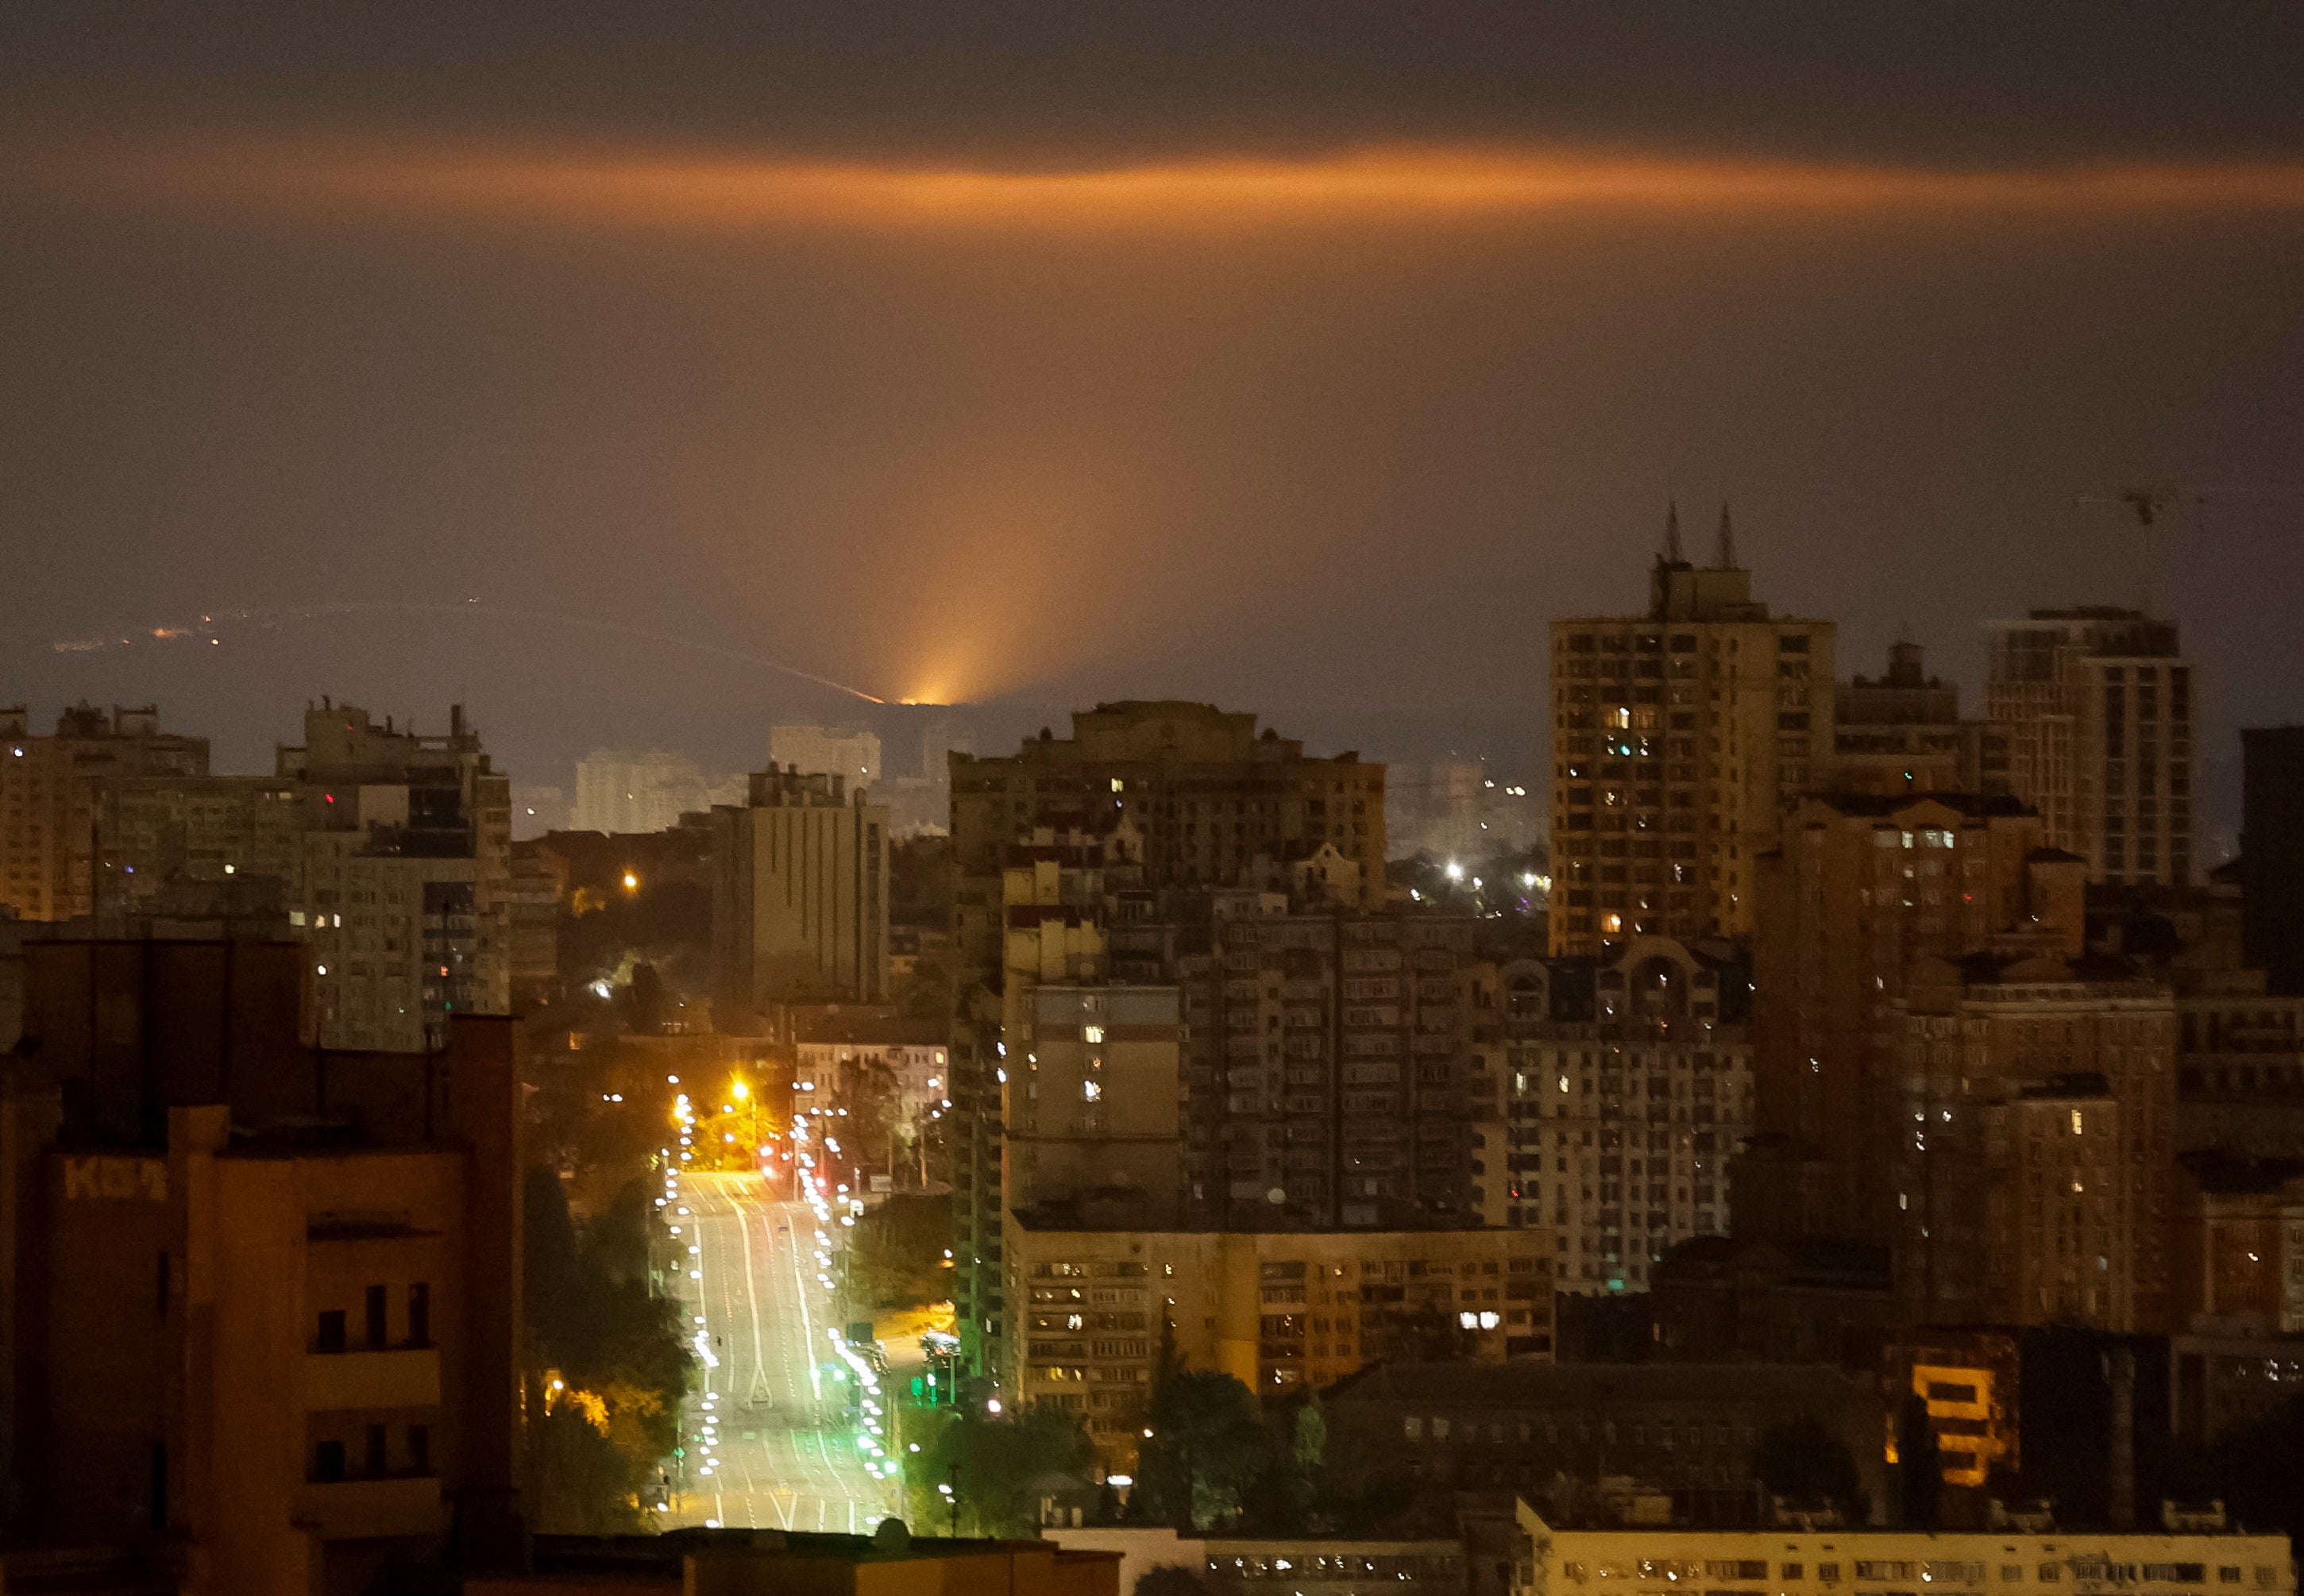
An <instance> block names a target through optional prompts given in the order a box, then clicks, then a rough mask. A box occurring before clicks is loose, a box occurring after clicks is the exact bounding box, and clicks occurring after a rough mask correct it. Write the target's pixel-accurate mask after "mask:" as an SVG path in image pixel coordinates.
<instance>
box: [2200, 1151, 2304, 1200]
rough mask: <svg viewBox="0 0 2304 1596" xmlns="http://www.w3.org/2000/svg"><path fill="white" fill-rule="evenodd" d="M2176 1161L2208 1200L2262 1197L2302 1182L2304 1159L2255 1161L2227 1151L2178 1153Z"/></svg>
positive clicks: (2246, 1154) (2262, 1159)
mask: <svg viewBox="0 0 2304 1596" xmlns="http://www.w3.org/2000/svg"><path fill="white" fill-rule="evenodd" d="M2176 1161H2177V1162H2178V1163H2179V1164H2181V1166H2183V1170H2184V1172H2185V1173H2186V1174H2188V1175H2190V1177H2191V1178H2192V1179H2193V1181H2194V1182H2195V1183H2196V1184H2197V1185H2198V1186H2199V1188H2200V1189H2201V1190H2202V1191H2204V1192H2207V1193H2208V1194H2209V1195H2212V1196H2219V1197H2241V1196H2266V1195H2272V1194H2274V1193H2276V1192H2279V1191H2280V1190H2281V1189H2282V1188H2283V1187H2284V1186H2288V1185H2289V1184H2291V1182H2293V1181H2296V1180H2298V1179H2300V1178H2304V1158H2277V1157H2257V1156H2256V1155H2254V1154H2251V1153H2242V1152H2238V1151H2235V1150H2233V1149H2232V1148H2227V1147H2207V1148H2203V1149H2200V1150H2199V1151H2198V1152H2193V1153H2178V1154H2177V1155H2176Z"/></svg>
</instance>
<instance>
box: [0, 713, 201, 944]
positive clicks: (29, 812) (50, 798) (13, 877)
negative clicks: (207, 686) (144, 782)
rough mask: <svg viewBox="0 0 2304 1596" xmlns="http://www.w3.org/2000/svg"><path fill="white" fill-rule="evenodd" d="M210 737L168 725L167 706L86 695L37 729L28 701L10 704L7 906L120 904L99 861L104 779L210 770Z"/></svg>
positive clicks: (1, 846) (2, 903)
mask: <svg viewBox="0 0 2304 1596" xmlns="http://www.w3.org/2000/svg"><path fill="white" fill-rule="evenodd" d="M207 773H208V739H206V738H204V737H182V736H178V735H176V734H174V733H173V732H164V731H162V730H160V712H159V711H158V709H157V708H156V707H154V706H152V705H145V706H144V707H142V708H138V709H127V708H122V707H121V706H119V705H114V706H113V708H112V709H110V710H109V711H106V710H101V709H97V708H94V707H92V706H91V705H86V704H81V705H75V706H73V707H72V708H71V709H68V710H66V711H64V714H60V715H58V716H57V717H56V729H55V733H54V734H53V735H47V736H36V735H34V734H33V732H32V730H31V719H30V713H29V711H28V710H27V709H26V707H25V706H24V705H15V706H13V707H12V708H5V709H0V908H12V909H13V910H14V911H15V912H16V914H17V916H18V917H19V918H21V919H26V920H70V919H74V918H77V917H79V916H84V915H89V914H95V913H98V912H101V911H103V910H105V909H107V908H111V907H112V906H111V905H110V904H107V903H105V902H103V901H101V893H102V889H103V887H104V885H105V882H106V877H105V874H104V872H103V871H102V870H101V869H99V868H97V867H96V866H95V865H94V861H95V858H96V856H97V829H98V824H99V821H100V818H101V806H102V797H103V789H104V784H105V783H106V781H108V780H111V779H113V778H116V777H123V776H153V777H191V776H204V775H206V774H207Z"/></svg>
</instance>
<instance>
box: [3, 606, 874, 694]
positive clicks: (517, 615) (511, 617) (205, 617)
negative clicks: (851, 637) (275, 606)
mask: <svg viewBox="0 0 2304 1596" xmlns="http://www.w3.org/2000/svg"><path fill="white" fill-rule="evenodd" d="M389 614H402V615H481V616H487V617H490V618H492V619H496V620H502V621H527V622H531V623H535V624H538V625H545V626H572V627H576V628H579V629H582V630H585V631H594V632H604V633H606V634H608V635H609V636H611V637H619V638H632V639H634V640H635V641H637V642H642V643H655V644H658V645H661V646H664V647H666V648H680V649H685V650H687V651H688V652H689V653H690V654H707V655H709V656H711V657H712V658H714V659H720V660H726V661H728V662H729V663H732V664H738V665H749V666H751V667H753V668H755V669H758V670H763V671H782V672H783V673H784V674H785V675H786V676H791V677H796V678H798V679H799V680H801V681H808V682H814V683H815V684H816V685H817V686H818V687H822V688H831V689H832V690H833V691H834V692H836V693H845V694H847V695H848V696H849V697H851V698H861V699H862V700H863V701H864V702H865V703H867V704H885V703H886V702H887V700H886V699H885V698H880V697H874V696H873V695H872V694H870V693H868V692H866V691H865V690H864V689H863V688H856V687H851V686H849V685H848V684H847V683H846V682H844V681H834V680H833V679H832V678H830V677H829V676H818V675H817V673H816V672H815V671H803V670H801V669H800V667H799V666H797V665H787V664H785V663H784V662H783V661H781V660H772V659H768V658H766V657H765V656H763V655H760V654H745V653H742V652H741V651H740V650H737V649H733V648H722V647H720V646H718V645H716V644H712V643H699V642H698V641H697V640H696V639H695V638H682V637H677V636H674V635H673V634H672V633H669V632H658V631H650V630H648V629H647V628H645V627H638V626H626V625H625V624H623V622H622V621H599V620H595V619H593V618H592V617H590V616H587V615H563V614H561V613H559V612H555V611H550V610H528V609H517V608H513V607H512V606H509V605H505V604H486V603H483V602H482V601H480V600H479V599H476V598H474V599H467V600H465V601H464V602H463V603H462V604H302V605H299V606H296V607H293V608H290V609H283V610H213V611H209V612H206V613H204V614H202V615H201V616H200V617H199V620H197V621H183V622H182V623H178V624H171V625H163V626H151V627H140V628H138V629H135V630H133V631H124V632H103V633H97V634H93V635H90V636H88V637H80V638H64V639H63V640H61V641H59V642H55V643H51V644H50V645H49V647H50V649H52V650H53V651H54V652H55V653H57V654H99V653H108V652H111V651H114V650H116V649H123V648H135V647H140V646H145V645H148V644H152V643H173V642H181V641H192V642H200V641H206V642H208V643H209V644H211V645H217V644H220V643H221V642H222V638H220V637H219V636H218V634H219V633H220V632H222V631H223V630H224V629H226V628H227V627H234V626H269V625H272V624H275V623H276V622H278V621H322V620H326V619H328V618H330V617H333V616H339V615H389Z"/></svg>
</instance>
